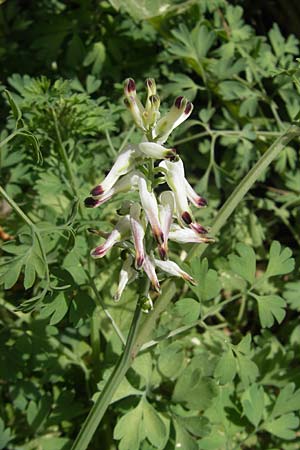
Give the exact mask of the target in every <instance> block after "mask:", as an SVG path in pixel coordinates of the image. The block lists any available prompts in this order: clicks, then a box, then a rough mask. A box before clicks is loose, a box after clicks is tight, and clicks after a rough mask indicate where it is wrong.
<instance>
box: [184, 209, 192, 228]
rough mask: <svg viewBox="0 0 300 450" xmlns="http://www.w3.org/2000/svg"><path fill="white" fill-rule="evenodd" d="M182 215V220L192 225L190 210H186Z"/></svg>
mask: <svg viewBox="0 0 300 450" xmlns="http://www.w3.org/2000/svg"><path fill="white" fill-rule="evenodd" d="M181 217H182V220H183V221H184V222H185V223H186V224H187V225H190V224H191V223H192V221H193V220H192V218H191V215H190V213H189V212H188V211H184V212H183V213H182V214H181Z"/></svg>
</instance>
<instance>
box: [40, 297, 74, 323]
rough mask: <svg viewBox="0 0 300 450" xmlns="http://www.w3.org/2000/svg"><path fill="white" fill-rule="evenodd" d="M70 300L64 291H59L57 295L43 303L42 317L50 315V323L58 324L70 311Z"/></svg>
mask: <svg viewBox="0 0 300 450" xmlns="http://www.w3.org/2000/svg"><path fill="white" fill-rule="evenodd" d="M69 303H70V300H69V299H68V297H67V295H66V294H65V293H64V292H59V293H58V294H57V295H56V296H54V298H53V297H50V298H48V302H47V303H46V302H45V303H43V305H42V309H41V312H40V318H41V319H45V318H46V317H50V316H51V319H50V322H49V323H50V325H56V324H57V323H58V322H60V321H61V320H62V319H63V318H64V317H65V315H66V314H67V312H68V309H69Z"/></svg>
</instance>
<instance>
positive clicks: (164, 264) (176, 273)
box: [154, 259, 197, 285]
mask: <svg viewBox="0 0 300 450" xmlns="http://www.w3.org/2000/svg"><path fill="white" fill-rule="evenodd" d="M154 263H155V265H156V267H158V268H159V269H160V270H162V271H163V272H166V273H168V274H169V275H172V276H173V277H181V278H183V279H184V280H186V281H188V282H189V283H191V284H193V285H196V284H197V283H196V281H195V280H194V278H193V277H191V275H189V274H188V273H187V272H185V271H184V270H182V269H181V268H180V267H179V266H178V264H176V263H175V262H174V261H169V260H168V261H161V260H159V259H155V260H154Z"/></svg>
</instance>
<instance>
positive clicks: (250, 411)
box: [242, 384, 264, 428]
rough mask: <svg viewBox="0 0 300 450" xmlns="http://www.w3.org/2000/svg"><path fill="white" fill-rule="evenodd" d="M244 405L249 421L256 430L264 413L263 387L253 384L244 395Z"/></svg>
mask: <svg viewBox="0 0 300 450" xmlns="http://www.w3.org/2000/svg"><path fill="white" fill-rule="evenodd" d="M242 405H243V411H244V414H245V415H246V417H247V419H248V420H250V422H251V423H252V424H253V425H254V426H255V428H256V427H257V426H258V424H259V422H260V421H261V419H262V416H263V412H264V390H263V388H262V386H258V385H257V384H252V385H251V386H250V387H249V388H248V389H247V390H246V391H245V392H244V393H243V395H242Z"/></svg>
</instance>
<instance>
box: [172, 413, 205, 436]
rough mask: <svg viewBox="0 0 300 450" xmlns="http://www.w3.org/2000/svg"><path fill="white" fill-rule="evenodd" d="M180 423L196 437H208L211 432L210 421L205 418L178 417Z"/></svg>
mask: <svg viewBox="0 0 300 450" xmlns="http://www.w3.org/2000/svg"><path fill="white" fill-rule="evenodd" d="M176 420H177V422H179V423H180V424H181V425H182V426H183V427H184V428H185V429H186V430H187V431H188V432H189V433H191V434H192V435H194V436H197V437H202V436H206V435H207V434H208V433H209V431H210V426H209V420H208V419H207V418H206V417H204V416H185V417H183V416H180V417H179V416H177V418H176Z"/></svg>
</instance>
